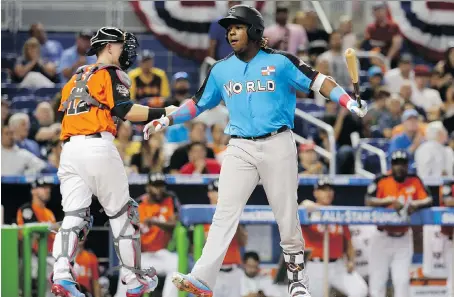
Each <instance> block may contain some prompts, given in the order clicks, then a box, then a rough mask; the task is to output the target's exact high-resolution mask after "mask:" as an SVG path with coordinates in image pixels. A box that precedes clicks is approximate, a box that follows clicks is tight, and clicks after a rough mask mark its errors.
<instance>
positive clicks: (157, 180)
mask: <svg viewBox="0 0 454 297" xmlns="http://www.w3.org/2000/svg"><path fill="white" fill-rule="evenodd" d="M148 184H149V185H152V186H165V185H167V182H166V177H165V175H164V174H162V173H160V172H157V173H150V174H149V175H148Z"/></svg>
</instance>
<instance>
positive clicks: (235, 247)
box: [203, 224, 241, 265]
mask: <svg viewBox="0 0 454 297" xmlns="http://www.w3.org/2000/svg"><path fill="white" fill-rule="evenodd" d="M203 228H204V229H205V238H206V237H207V236H208V231H210V225H209V224H205V225H203ZM222 264H224V265H231V264H238V265H239V264H241V252H240V243H239V242H238V239H237V238H236V236H234V237H233V239H232V242H230V245H229V248H228V249H227V253H226V254H225V258H224V262H222Z"/></svg>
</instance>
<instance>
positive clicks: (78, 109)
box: [66, 99, 90, 115]
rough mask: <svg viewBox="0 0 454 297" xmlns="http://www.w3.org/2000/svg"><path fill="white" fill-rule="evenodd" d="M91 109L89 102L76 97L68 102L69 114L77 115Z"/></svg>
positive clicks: (67, 112)
mask: <svg viewBox="0 0 454 297" xmlns="http://www.w3.org/2000/svg"><path fill="white" fill-rule="evenodd" d="M89 111H90V106H89V105H88V104H87V102H85V101H83V100H80V99H75V100H73V101H71V102H69V104H68V110H67V111H66V114H67V115H76V114H81V113H85V112H89Z"/></svg>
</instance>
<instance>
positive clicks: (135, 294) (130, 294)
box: [126, 275, 158, 297]
mask: <svg viewBox="0 0 454 297" xmlns="http://www.w3.org/2000/svg"><path fill="white" fill-rule="evenodd" d="M143 280H145V283H142V284H141V285H140V286H138V287H137V288H134V289H128V290H127V291H126V297H142V295H143V294H145V293H148V292H153V291H154V289H156V287H157V286H158V277H157V276H156V275H155V276H153V277H147V278H145V279H143ZM141 282H142V281H141Z"/></svg>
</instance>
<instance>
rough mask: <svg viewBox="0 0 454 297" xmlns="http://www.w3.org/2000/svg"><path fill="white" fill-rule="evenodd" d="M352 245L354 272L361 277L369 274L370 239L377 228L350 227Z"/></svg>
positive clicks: (369, 226) (368, 226)
mask: <svg viewBox="0 0 454 297" xmlns="http://www.w3.org/2000/svg"><path fill="white" fill-rule="evenodd" d="M349 229H350V233H351V235H352V237H351V238H352V245H353V248H354V249H355V270H356V271H357V272H358V273H359V274H360V275H361V276H362V277H367V276H368V274H369V247H370V238H371V236H372V235H373V234H374V232H375V230H377V227H376V226H374V225H350V226H349Z"/></svg>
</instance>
